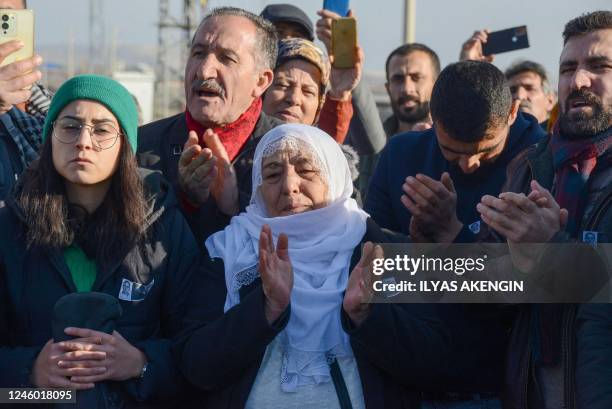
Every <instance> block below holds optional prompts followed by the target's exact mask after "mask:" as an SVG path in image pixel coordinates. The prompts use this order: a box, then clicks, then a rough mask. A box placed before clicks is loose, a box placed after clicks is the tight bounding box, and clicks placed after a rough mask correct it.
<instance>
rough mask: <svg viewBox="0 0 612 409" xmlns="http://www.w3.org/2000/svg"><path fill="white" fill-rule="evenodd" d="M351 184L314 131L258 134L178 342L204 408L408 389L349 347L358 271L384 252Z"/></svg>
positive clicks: (353, 402)
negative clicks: (247, 177) (242, 188)
mask: <svg viewBox="0 0 612 409" xmlns="http://www.w3.org/2000/svg"><path fill="white" fill-rule="evenodd" d="M352 190H353V185H352V182H351V177H350V171H349V168H348V164H347V161H346V159H345V157H344V155H343V153H342V151H341V150H340V148H339V146H338V144H337V143H336V142H335V141H334V140H333V139H332V138H330V137H329V135H327V134H325V133H324V132H323V131H321V130H319V129H317V128H314V127H311V126H307V125H298V124H287V125H282V126H279V127H277V128H275V129H273V130H271V131H270V132H268V133H267V134H266V135H265V136H264V137H263V138H262V140H261V141H260V142H259V144H258V146H257V149H256V152H255V157H254V162H253V191H252V198H251V203H250V205H249V206H248V207H247V208H246V211H245V212H244V213H241V214H240V215H238V216H236V217H234V218H233V219H232V221H231V223H230V225H229V226H227V227H226V228H225V230H223V231H221V232H218V233H216V234H214V235H212V236H211V237H209V238H208V240H207V241H206V249H207V251H208V255H209V256H210V258H211V261H210V262H209V266H208V268H207V269H205V270H207V271H208V273H207V274H206V275H205V276H203V277H199V278H198V279H196V280H195V284H194V288H193V292H192V296H191V300H190V301H189V303H188V304H189V306H188V308H187V311H188V312H187V317H186V322H187V324H186V325H187V329H186V330H185V335H184V336H183V337H182V339H181V340H180V341H179V342H178V343H177V350H178V355H179V360H180V366H181V368H182V371H183V373H184V374H185V375H186V377H187V378H188V379H189V380H190V381H191V382H192V383H193V384H195V385H197V386H199V387H200V388H202V389H205V390H208V391H209V394H208V400H207V406H206V407H207V408H226V407H241V408H242V407H246V408H287V407H299V408H327V407H331V408H335V407H338V408H364V407H398V408H399V407H407V406H404V405H403V404H402V403H401V402H404V403H405V402H407V400H406V399H407V398H406V396H404V395H406V394H407V393H408V392H407V390H405V389H402V388H399V387H397V385H396V384H395V383H394V382H393V381H391V380H387V379H384V376H383V375H382V372H380V371H379V370H378V369H375V368H374V367H373V366H372V365H371V364H370V363H369V362H368V361H367V359H364V358H363V357H361V356H358V355H357V354H355V353H354V352H353V349H352V348H351V343H350V340H349V335H348V334H347V332H346V331H345V330H344V329H343V323H342V321H343V319H344V320H345V321H347V322H351V323H352V324H353V325H355V324H359V323H361V321H363V317H364V314H363V313H364V311H365V310H366V309H367V308H368V307H365V304H361V298H362V297H364V296H365V295H366V293H365V292H364V291H363V287H364V286H365V283H364V282H366V281H367V280H368V277H369V276H370V274H371V273H370V272H369V268H368V267H369V265H370V263H371V262H372V259H373V258H374V257H382V250H381V248H380V246H374V245H373V244H372V243H371V241H373V242H382V241H385V236H384V234H383V233H382V232H381V231H380V230H379V229H378V227H377V226H376V225H375V224H374V223H373V222H372V221H371V220H370V219H369V217H368V215H367V214H366V213H365V212H364V211H363V210H361V209H360V208H359V207H358V205H357V203H356V202H355V201H354V200H353V199H351V194H352ZM366 242H367V243H366ZM275 243H276V244H275ZM362 243H366V244H365V246H364V248H363V252H362V251H361V244H362ZM349 275H350V278H349ZM349 280H350V284H349ZM347 286H349V287H350V288H349V290H347ZM345 291H346V293H345ZM343 302H344V305H343ZM343 317H344V318H343ZM345 326H346V324H345ZM423 339H424V340H425V339H426V337H423ZM383 379H384V381H383Z"/></svg>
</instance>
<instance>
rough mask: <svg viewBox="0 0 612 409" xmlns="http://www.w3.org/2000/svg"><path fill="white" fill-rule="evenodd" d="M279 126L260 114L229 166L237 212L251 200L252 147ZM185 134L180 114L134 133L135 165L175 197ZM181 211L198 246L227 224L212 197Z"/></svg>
mask: <svg viewBox="0 0 612 409" xmlns="http://www.w3.org/2000/svg"><path fill="white" fill-rule="evenodd" d="M281 123H282V122H281V121H279V120H278V119H275V118H273V117H270V116H267V115H266V114H265V113H264V112H263V111H262V112H261V115H260V116H259V119H258V120H257V123H256V124H255V129H254V130H253V133H252V134H251V136H250V137H249V139H248V140H247V142H246V143H245V145H244V146H243V147H242V149H240V152H239V153H238V156H236V158H235V159H234V160H233V162H232V164H233V165H234V169H235V170H236V177H237V180H238V200H239V202H240V211H243V210H244V209H245V208H246V206H247V205H248V204H249V201H250V199H251V183H252V182H251V171H252V167H253V155H254V154H255V147H256V146H257V143H258V142H259V140H260V139H261V137H262V136H263V135H264V134H265V133H266V132H268V131H269V130H270V129H272V128H274V127H275V126H277V125H280V124H281ZM188 134H189V131H188V129H187V122H186V121H185V114H184V113H180V114H177V115H174V116H172V117H169V118H165V119H160V120H159V121H156V122H152V123H150V124H147V125H144V126H142V127H140V128H139V129H138V153H137V154H136V158H137V160H138V164H139V165H140V166H142V167H143V168H148V169H153V170H159V171H160V172H162V174H163V175H164V177H165V178H166V180H168V181H169V182H170V184H171V185H172V187H173V188H174V190H175V192H177V193H178V194H180V189H179V186H178V161H179V158H180V156H181V152H182V150H183V145H184V144H185V142H186V141H187V136H188ZM183 210H184V211H183V213H184V215H185V218H186V219H187V222H188V223H189V226H190V227H191V229H192V231H193V234H194V235H195V237H196V240H197V242H198V243H200V244H202V245H203V243H204V240H205V239H206V238H207V237H208V236H209V235H211V234H212V233H214V232H217V231H219V230H222V229H223V228H224V227H225V226H226V225H228V224H229V220H230V217H229V216H227V215H225V214H223V213H222V212H221V211H219V209H218V208H217V206H216V204H215V202H214V199H213V198H212V197H211V198H210V199H209V200H208V202H206V203H205V204H204V205H203V206H202V207H201V208H200V209H199V210H197V211H195V212H190V211H187V210H185V209H183Z"/></svg>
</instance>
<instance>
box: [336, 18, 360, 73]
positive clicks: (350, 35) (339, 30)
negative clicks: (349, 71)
mask: <svg viewBox="0 0 612 409" xmlns="http://www.w3.org/2000/svg"><path fill="white" fill-rule="evenodd" d="M331 49H332V52H331V54H332V56H333V60H332V67H334V68H352V67H354V66H355V63H356V61H357V55H356V52H357V22H356V20H355V18H354V17H343V18H339V19H337V20H334V21H333V22H332V36H331Z"/></svg>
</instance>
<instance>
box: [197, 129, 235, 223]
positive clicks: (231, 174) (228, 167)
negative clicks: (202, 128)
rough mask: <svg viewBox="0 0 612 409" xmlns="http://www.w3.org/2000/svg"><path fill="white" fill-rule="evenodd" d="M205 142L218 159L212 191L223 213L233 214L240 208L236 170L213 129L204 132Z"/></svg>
mask: <svg viewBox="0 0 612 409" xmlns="http://www.w3.org/2000/svg"><path fill="white" fill-rule="evenodd" d="M204 143H206V146H207V147H208V148H209V149H210V150H211V151H212V154H213V157H215V158H216V159H217V161H216V164H217V176H216V178H215V180H214V182H213V184H212V186H211V193H212V195H213V197H214V198H215V201H216V202H217V207H219V209H220V210H221V211H222V212H223V213H225V214H227V215H230V216H233V215H235V214H237V213H238V210H239V209H240V207H239V204H238V181H237V179H236V171H235V170H234V166H233V165H232V162H231V161H230V159H229V156H228V154H227V151H226V150H225V147H224V146H223V144H222V143H221V140H220V139H219V136H218V135H217V134H216V133H214V132H213V131H212V130H211V129H208V130H206V132H205V133H204Z"/></svg>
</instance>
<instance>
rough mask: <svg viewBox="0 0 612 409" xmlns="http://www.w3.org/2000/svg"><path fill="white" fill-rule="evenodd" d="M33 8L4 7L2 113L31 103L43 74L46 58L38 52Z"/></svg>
mask: <svg viewBox="0 0 612 409" xmlns="http://www.w3.org/2000/svg"><path fill="white" fill-rule="evenodd" d="M33 24H34V19H33V14H32V11H31V10H8V9H0V114H3V113H5V112H7V111H8V110H10V109H11V108H12V107H13V106H14V105H18V104H21V103H24V102H27V101H28V99H29V98H30V91H29V89H30V88H31V87H32V85H33V84H34V83H36V82H37V81H39V80H40V78H41V77H42V74H41V72H40V71H39V70H38V69H37V68H38V66H39V65H40V64H42V58H41V57H40V56H38V55H33V54H34V25H33Z"/></svg>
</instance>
